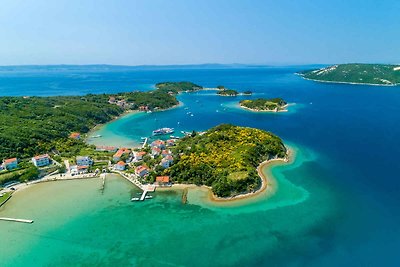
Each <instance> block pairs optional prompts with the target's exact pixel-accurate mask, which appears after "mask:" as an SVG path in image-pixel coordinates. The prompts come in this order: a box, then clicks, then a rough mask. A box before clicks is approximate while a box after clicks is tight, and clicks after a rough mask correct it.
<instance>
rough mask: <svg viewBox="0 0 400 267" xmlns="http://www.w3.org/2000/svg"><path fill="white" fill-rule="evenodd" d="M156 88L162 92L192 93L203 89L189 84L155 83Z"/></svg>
mask: <svg viewBox="0 0 400 267" xmlns="http://www.w3.org/2000/svg"><path fill="white" fill-rule="evenodd" d="M156 88H157V89H158V90H160V91H162V92H167V93H168V92H173V93H175V94H177V93H179V92H193V91H198V90H201V89H203V87H202V86H200V85H197V84H195V83H191V82H162V83H157V84H156Z"/></svg>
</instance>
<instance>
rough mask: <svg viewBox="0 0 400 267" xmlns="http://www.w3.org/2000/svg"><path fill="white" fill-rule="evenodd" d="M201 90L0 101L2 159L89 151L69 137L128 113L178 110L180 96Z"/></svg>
mask: <svg viewBox="0 0 400 267" xmlns="http://www.w3.org/2000/svg"><path fill="white" fill-rule="evenodd" d="M200 89H202V87H201V86H199V85H197V84H194V83H190V82H165V83H158V84H157V85H156V90H153V91H149V92H139V91H136V92H125V93H118V94H112V95H111V94H99V95H93V94H89V95H86V96H52V97H0V144H1V146H0V159H4V158H11V157H17V158H27V157H32V156H34V155H37V154H40V153H47V152H49V151H57V152H60V153H62V152H63V151H66V153H67V152H69V151H73V150H74V147H75V146H77V147H82V146H87V145H86V144H85V143H83V142H82V141H81V140H76V139H70V138H68V137H69V135H70V134H71V133H72V132H79V133H87V132H88V131H89V130H90V129H91V128H92V127H94V126H95V125H97V124H103V123H106V122H108V121H111V120H112V119H114V118H115V117H117V116H119V115H121V114H122V113H124V112H126V111H129V110H145V111H150V110H157V109H166V108H170V107H173V106H174V105H177V104H178V103H179V102H178V100H177V99H176V94H177V93H179V92H182V91H195V90H200Z"/></svg>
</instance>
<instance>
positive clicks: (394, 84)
mask: <svg viewBox="0 0 400 267" xmlns="http://www.w3.org/2000/svg"><path fill="white" fill-rule="evenodd" d="M295 74H296V75H297V76H300V77H301V78H303V79H304V80H308V81H313V82H320V83H333V84H334V83H339V84H353V85H370V86H400V84H397V83H392V84H377V83H357V82H341V81H324V80H317V79H311V78H306V77H304V76H303V75H302V74H299V73H295Z"/></svg>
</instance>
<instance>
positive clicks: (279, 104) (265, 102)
mask: <svg viewBox="0 0 400 267" xmlns="http://www.w3.org/2000/svg"><path fill="white" fill-rule="evenodd" d="M239 104H240V106H242V107H246V108H249V109H252V110H256V111H280V110H284V108H285V106H286V105H287V103H286V101H284V100H283V99H282V98H272V99H265V98H258V99H254V100H242V101H240V102H239Z"/></svg>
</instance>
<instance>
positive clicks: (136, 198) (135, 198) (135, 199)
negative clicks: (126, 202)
mask: <svg viewBox="0 0 400 267" xmlns="http://www.w3.org/2000/svg"><path fill="white" fill-rule="evenodd" d="M139 200H140V198H139V197H133V198H131V201H139Z"/></svg>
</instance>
